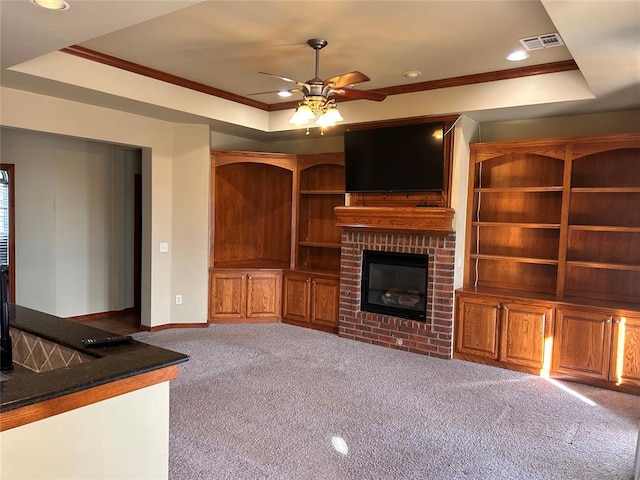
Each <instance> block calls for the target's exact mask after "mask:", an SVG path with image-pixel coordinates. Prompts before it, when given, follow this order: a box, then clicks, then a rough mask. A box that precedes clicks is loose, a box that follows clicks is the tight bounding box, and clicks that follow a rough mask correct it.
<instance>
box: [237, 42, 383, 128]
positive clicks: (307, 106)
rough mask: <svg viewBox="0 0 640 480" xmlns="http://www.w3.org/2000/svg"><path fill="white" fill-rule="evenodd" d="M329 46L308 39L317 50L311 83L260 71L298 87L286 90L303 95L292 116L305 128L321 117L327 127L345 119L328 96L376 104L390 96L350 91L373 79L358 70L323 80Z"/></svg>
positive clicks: (295, 121)
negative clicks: (324, 54)
mask: <svg viewBox="0 0 640 480" xmlns="http://www.w3.org/2000/svg"><path fill="white" fill-rule="evenodd" d="M327 43H328V42H327V41H326V40H325V39H323V38H311V39H309V40H307V45H309V46H310V47H311V48H313V49H314V50H315V51H316V62H315V76H314V77H313V78H312V79H311V80H307V81H306V82H300V81H297V80H293V79H291V78H287V77H282V76H280V75H274V74H272V73H267V72H258V73H260V74H263V75H269V76H272V77H276V78H279V79H281V80H284V81H285V82H290V83H295V84H296V85H298V87H297V88H291V89H289V90H284V91H286V92H289V93H295V92H302V95H303V100H302V102H301V103H300V105H299V106H298V108H297V109H296V111H295V113H294V115H293V117H291V123H295V124H296V125H302V124H304V123H307V122H309V121H311V120H312V119H314V118H316V116H318V115H319V118H318V120H317V122H316V123H318V124H319V125H320V126H323V127H324V126H330V125H335V123H336V121H341V120H342V116H340V114H339V112H338V110H337V108H336V105H335V98H329V97H333V96H336V95H337V96H343V97H347V98H353V99H364V100H373V101H376V102H381V101H382V100H384V99H385V98H386V97H387V94H386V93H380V92H372V91H366V90H356V89H354V88H351V86H353V85H355V84H357V83H362V82H368V81H369V80H371V79H370V78H369V77H367V76H366V75H365V74H364V73H361V72H358V71H353V72H349V73H344V74H342V75H338V76H336V77H331V78H328V79H326V80H322V79H321V78H320V77H319V75H320V73H319V64H320V50H322V49H323V48H324V47H326V46H327ZM282 91H283V90H272V91H268V92H258V93H252V94H250V95H262V94H266V93H276V92H278V93H279V92H282Z"/></svg>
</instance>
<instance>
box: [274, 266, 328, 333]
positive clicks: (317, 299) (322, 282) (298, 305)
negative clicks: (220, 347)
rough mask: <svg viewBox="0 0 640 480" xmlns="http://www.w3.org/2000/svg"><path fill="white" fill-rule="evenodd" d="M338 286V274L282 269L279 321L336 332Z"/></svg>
mask: <svg viewBox="0 0 640 480" xmlns="http://www.w3.org/2000/svg"><path fill="white" fill-rule="evenodd" d="M339 288H340V286H339V281H338V278H337V277H334V276H331V275H319V274H312V273H304V272H299V271H289V272H285V273H284V277H283V289H282V290H283V296H282V304H283V307H282V321H283V322H285V323H291V324H293V325H299V326H306V327H312V328H315V329H318V330H324V331H329V332H337V330H338V300H339Z"/></svg>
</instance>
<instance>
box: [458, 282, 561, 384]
mask: <svg viewBox="0 0 640 480" xmlns="http://www.w3.org/2000/svg"><path fill="white" fill-rule="evenodd" d="M457 301H458V304H457V306H458V311H457V315H456V335H455V338H456V345H455V354H454V356H455V357H456V358H462V359H465V360H472V361H477V362H479V363H486V364H489V365H496V366H511V367H512V368H514V369H517V370H523V371H526V372H530V373H536V374H539V373H540V372H541V371H542V370H543V369H544V368H545V366H546V365H547V364H548V361H549V353H548V352H547V349H546V345H547V341H548V340H547V339H548V338H549V337H550V335H551V331H552V327H553V316H554V310H553V308H552V307H550V306H549V305H546V304H540V303H531V302H524V301H515V300H511V299H505V298H500V297H488V296H483V295H466V294H465V295H461V294H459V295H458V297H457Z"/></svg>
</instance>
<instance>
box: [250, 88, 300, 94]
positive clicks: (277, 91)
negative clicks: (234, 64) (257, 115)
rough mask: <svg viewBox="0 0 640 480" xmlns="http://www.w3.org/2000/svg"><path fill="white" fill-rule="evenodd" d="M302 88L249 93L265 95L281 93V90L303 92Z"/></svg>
mask: <svg viewBox="0 0 640 480" xmlns="http://www.w3.org/2000/svg"><path fill="white" fill-rule="evenodd" d="M301 91H302V89H301V88H291V89H289V90H285V89H282V88H281V89H280V90H268V91H266V92H254V93H247V95H265V94H267V93H280V92H289V93H296V92H301Z"/></svg>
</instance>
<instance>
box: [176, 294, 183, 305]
mask: <svg viewBox="0 0 640 480" xmlns="http://www.w3.org/2000/svg"><path fill="white" fill-rule="evenodd" d="M176 305H182V295H176Z"/></svg>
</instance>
